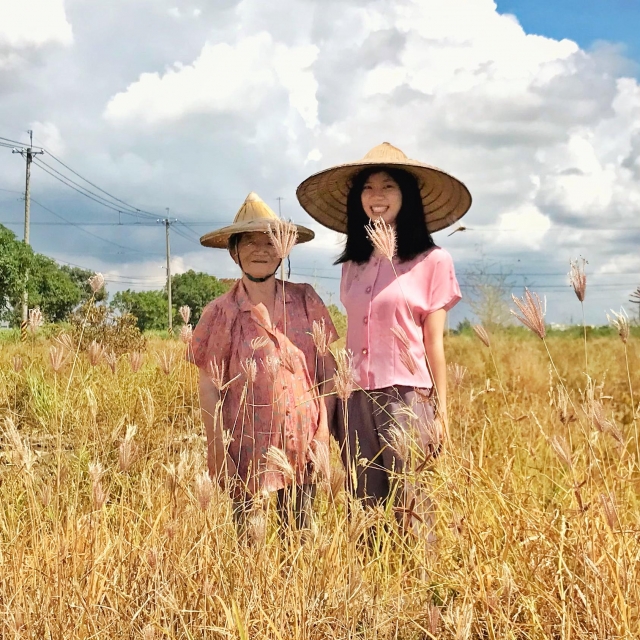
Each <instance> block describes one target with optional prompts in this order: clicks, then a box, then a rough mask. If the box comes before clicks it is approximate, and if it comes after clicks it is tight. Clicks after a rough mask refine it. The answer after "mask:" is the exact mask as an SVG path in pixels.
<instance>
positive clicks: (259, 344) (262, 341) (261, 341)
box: [251, 336, 270, 351]
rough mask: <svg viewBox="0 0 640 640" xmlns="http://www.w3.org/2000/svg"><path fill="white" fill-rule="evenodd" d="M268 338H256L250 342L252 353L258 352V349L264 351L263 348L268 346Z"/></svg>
mask: <svg viewBox="0 0 640 640" xmlns="http://www.w3.org/2000/svg"><path fill="white" fill-rule="evenodd" d="M269 342H270V341H269V338H267V336H258V337H257V338H254V339H253V340H252V341H251V349H252V350H253V351H258V350H259V349H264V347H266V346H268V345H269Z"/></svg>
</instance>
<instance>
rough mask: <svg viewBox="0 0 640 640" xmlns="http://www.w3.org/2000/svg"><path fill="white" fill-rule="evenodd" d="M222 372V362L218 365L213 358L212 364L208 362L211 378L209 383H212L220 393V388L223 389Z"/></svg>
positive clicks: (223, 365) (223, 367) (223, 368)
mask: <svg viewBox="0 0 640 640" xmlns="http://www.w3.org/2000/svg"><path fill="white" fill-rule="evenodd" d="M224 370H225V364H224V360H223V361H222V362H221V363H220V365H218V361H217V360H216V357H215V356H214V357H213V362H209V376H210V377H211V382H213V386H214V387H215V388H216V389H217V390H218V391H222V387H224Z"/></svg>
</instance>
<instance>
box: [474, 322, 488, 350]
mask: <svg viewBox="0 0 640 640" xmlns="http://www.w3.org/2000/svg"><path fill="white" fill-rule="evenodd" d="M471 328H472V329H473V332H474V333H475V334H476V335H477V336H478V338H480V341H481V342H482V344H483V345H484V346H485V347H491V340H490V339H489V333H488V332H487V330H486V329H485V328H484V327H483V326H482V325H481V324H474V325H472V326H471Z"/></svg>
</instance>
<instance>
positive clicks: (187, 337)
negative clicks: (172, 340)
mask: <svg viewBox="0 0 640 640" xmlns="http://www.w3.org/2000/svg"><path fill="white" fill-rule="evenodd" d="M180 340H182V342H184V343H185V344H191V340H193V327H192V326H191V325H190V324H183V325H182V327H181V328H180Z"/></svg>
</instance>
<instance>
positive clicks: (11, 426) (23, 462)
mask: <svg viewBox="0 0 640 640" xmlns="http://www.w3.org/2000/svg"><path fill="white" fill-rule="evenodd" d="M4 432H5V436H6V437H7V439H8V440H9V442H10V443H11V449H12V450H13V451H12V454H13V458H14V460H15V461H16V464H19V465H20V466H21V467H22V468H23V469H24V470H25V471H26V472H27V473H28V474H31V471H32V468H33V463H34V462H35V461H36V455H35V453H34V452H33V451H32V450H31V447H30V446H29V442H28V440H27V439H26V438H25V440H24V441H23V440H22V438H21V437H20V433H19V432H18V428H17V427H16V425H15V422H14V421H13V420H12V419H11V418H10V417H6V418H5V419H4Z"/></svg>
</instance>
